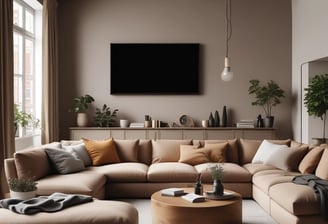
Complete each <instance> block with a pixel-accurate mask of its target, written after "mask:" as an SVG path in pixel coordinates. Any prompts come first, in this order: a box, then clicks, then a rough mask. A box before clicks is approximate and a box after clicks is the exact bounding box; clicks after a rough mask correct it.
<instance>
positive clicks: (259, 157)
mask: <svg viewBox="0 0 328 224" xmlns="http://www.w3.org/2000/svg"><path fill="white" fill-rule="evenodd" d="M286 148H288V146H286V145H277V144H273V143H271V142H269V141H268V140H263V141H262V143H261V145H260V147H259V148H258V150H257V151H256V153H255V155H254V157H253V159H252V163H266V161H267V160H268V158H270V156H271V155H272V154H273V153H275V152H276V151H279V150H282V149H286Z"/></svg>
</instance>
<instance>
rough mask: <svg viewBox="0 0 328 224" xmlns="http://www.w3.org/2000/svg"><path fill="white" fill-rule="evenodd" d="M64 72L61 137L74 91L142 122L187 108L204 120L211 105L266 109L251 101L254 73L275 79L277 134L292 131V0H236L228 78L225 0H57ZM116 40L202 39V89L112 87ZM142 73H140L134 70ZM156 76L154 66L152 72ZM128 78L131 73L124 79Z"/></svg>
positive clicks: (243, 112) (232, 116)
mask: <svg viewBox="0 0 328 224" xmlns="http://www.w3.org/2000/svg"><path fill="white" fill-rule="evenodd" d="M58 18H59V21H58V22H59V78H60V102H59V104H60V105H59V106H60V114H59V116H60V121H59V122H60V128H61V133H60V135H61V138H62V139H63V138H68V137H69V135H68V127H70V126H76V121H75V114H74V113H69V112H68V110H69V108H70V107H71V106H72V103H73V98H74V97H76V96H80V95H84V94H91V95H92V96H93V97H94V98H95V99H96V102H95V103H94V104H93V106H92V108H91V110H90V111H92V112H90V117H91V116H93V113H94V110H95V108H96V107H98V108H100V107H101V106H102V105H103V104H105V103H106V104H107V105H109V106H110V107H111V108H113V109H114V108H118V109H119V113H118V114H119V116H118V118H117V119H120V118H124V119H129V120H130V121H135V122H142V121H143V120H144V115H145V114H149V115H151V116H152V117H153V118H155V119H159V120H162V121H165V122H168V123H171V122H177V123H178V120H179V117H180V116H181V115H183V114H187V115H190V116H191V117H192V118H193V119H194V120H195V122H196V124H197V125H200V121H201V120H202V119H207V118H208V116H209V114H210V112H214V111H215V110H218V111H219V112H220V115H221V114H222V108H223V106H224V105H226V106H227V108H228V111H229V124H230V125H234V123H235V122H237V121H238V120H240V119H254V120H256V117H257V115H258V114H262V116H264V112H263V110H262V108H260V107H254V106H252V105H251V102H252V100H253V97H252V96H250V95H248V87H249V80H250V79H259V80H260V81H261V82H267V81H269V80H271V79H272V80H274V81H276V82H277V83H278V84H279V85H280V86H281V88H282V89H284V90H285V95H286V98H284V99H283V100H282V104H281V105H278V106H277V107H275V108H274V110H273V114H274V115H275V127H276V128H277V134H278V137H279V138H289V137H291V134H292V133H291V104H292V103H293V100H292V97H291V29H292V28H291V1H286V0H274V1H273V0H260V1H259V0H247V1H244V0H233V1H232V25H233V30H232V38H231V41H230V45H229V46H230V48H229V56H230V57H231V66H232V69H233V71H234V73H235V77H234V79H233V80H232V81H231V82H223V81H221V79H220V73H221V71H222V69H223V67H224V56H225V37H226V31H225V26H226V23H225V1H224V0H202V1H199V0H165V1H161V0H69V1H67V0H59V4H58ZM111 42H126V43H129V42H133V43H138V42H143V43H148V42H149V43H200V44H201V54H200V67H201V68H200V81H201V82H200V83H201V84H200V85H201V92H200V94H199V95H110V90H109V77H110V72H109V69H110V64H109V44H110V43H111ZM136 75H138V74H136ZM154 78H156V74H154ZM127 81H128V80H127Z"/></svg>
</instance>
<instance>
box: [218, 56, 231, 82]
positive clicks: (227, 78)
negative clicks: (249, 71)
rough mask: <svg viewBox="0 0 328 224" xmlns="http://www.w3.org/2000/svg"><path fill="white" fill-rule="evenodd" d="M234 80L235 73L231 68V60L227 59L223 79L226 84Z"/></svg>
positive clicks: (222, 74)
mask: <svg viewBox="0 0 328 224" xmlns="http://www.w3.org/2000/svg"><path fill="white" fill-rule="evenodd" d="M232 78H233V72H232V71H231V68H230V66H229V58H228V57H225V59H224V69H223V71H222V73H221V79H222V80H223V81H225V82H229V81H231V80H232Z"/></svg>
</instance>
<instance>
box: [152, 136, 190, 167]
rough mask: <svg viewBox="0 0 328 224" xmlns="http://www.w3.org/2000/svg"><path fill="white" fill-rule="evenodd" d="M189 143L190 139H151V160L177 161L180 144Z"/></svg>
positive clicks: (154, 161)
mask: <svg viewBox="0 0 328 224" xmlns="http://www.w3.org/2000/svg"><path fill="white" fill-rule="evenodd" d="M191 143H192V141H191V140H156V141H155V140H152V148H153V161H152V162H153V163H158V162H178V160H179V158H180V145H191Z"/></svg>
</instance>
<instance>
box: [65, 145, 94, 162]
mask: <svg viewBox="0 0 328 224" xmlns="http://www.w3.org/2000/svg"><path fill="white" fill-rule="evenodd" d="M63 149H66V150H67V151H69V152H75V153H76V154H77V156H78V158H79V159H80V160H82V161H83V163H84V166H91V165H92V161H91V158H90V156H89V153H88V152H87V150H86V148H85V145H84V143H81V144H78V145H69V146H63Z"/></svg>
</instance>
